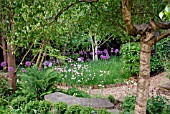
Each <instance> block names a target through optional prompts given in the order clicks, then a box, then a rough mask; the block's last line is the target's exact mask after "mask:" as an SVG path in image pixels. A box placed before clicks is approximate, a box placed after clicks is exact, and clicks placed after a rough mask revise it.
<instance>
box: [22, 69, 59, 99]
mask: <svg viewBox="0 0 170 114" xmlns="http://www.w3.org/2000/svg"><path fill="white" fill-rule="evenodd" d="M59 77H60V75H59V74H58V73H57V72H55V71H54V70H53V69H49V68H46V69H44V70H42V71H39V70H38V68H28V69H27V72H26V73H21V74H20V75H19V83H20V86H21V88H22V89H21V90H22V92H23V93H24V95H29V94H31V95H33V96H32V97H33V98H34V97H36V98H37V99H38V100H40V99H43V98H44V95H46V94H49V93H52V92H54V91H55V90H56V86H54V84H55V83H56V82H57V80H58V79H59Z"/></svg>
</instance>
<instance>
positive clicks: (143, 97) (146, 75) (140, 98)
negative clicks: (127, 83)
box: [135, 41, 152, 114]
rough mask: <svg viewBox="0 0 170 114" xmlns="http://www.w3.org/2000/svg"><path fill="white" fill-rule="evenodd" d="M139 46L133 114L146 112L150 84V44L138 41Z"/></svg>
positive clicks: (144, 113)
mask: <svg viewBox="0 0 170 114" xmlns="http://www.w3.org/2000/svg"><path fill="white" fill-rule="evenodd" d="M140 46H141V51H140V72H139V77H138V85H137V86H138V87H137V96H136V104H135V114H146V105H147V99H148V97H149V86H150V56H151V47H152V46H151V45H149V43H146V42H143V41H141V42H140Z"/></svg>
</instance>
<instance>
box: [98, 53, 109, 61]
mask: <svg viewBox="0 0 170 114" xmlns="http://www.w3.org/2000/svg"><path fill="white" fill-rule="evenodd" d="M100 58H101V59H105V60H107V59H109V58H110V56H109V54H106V56H104V55H100Z"/></svg>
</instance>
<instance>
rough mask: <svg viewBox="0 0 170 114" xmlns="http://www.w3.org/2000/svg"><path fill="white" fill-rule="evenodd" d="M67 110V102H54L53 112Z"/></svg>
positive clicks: (59, 112)
mask: <svg viewBox="0 0 170 114" xmlns="http://www.w3.org/2000/svg"><path fill="white" fill-rule="evenodd" d="M66 110H67V104H66V103H65V102H58V103H55V104H54V107H53V112H54V113H57V114H64V113H65V111H66Z"/></svg>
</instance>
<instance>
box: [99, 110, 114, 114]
mask: <svg viewBox="0 0 170 114" xmlns="http://www.w3.org/2000/svg"><path fill="white" fill-rule="evenodd" d="M97 114H111V113H110V112H108V111H107V110H106V109H99V110H98V111H97Z"/></svg>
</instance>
